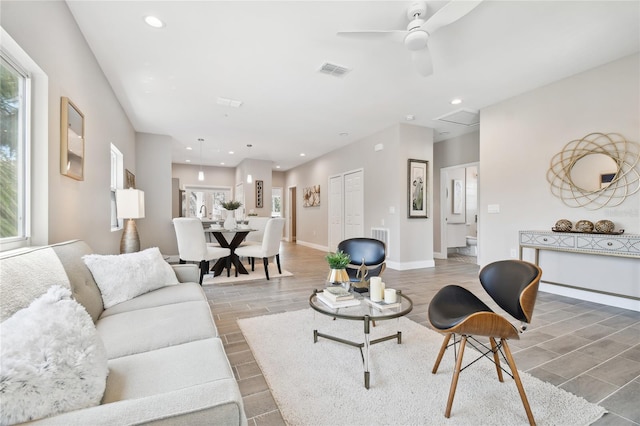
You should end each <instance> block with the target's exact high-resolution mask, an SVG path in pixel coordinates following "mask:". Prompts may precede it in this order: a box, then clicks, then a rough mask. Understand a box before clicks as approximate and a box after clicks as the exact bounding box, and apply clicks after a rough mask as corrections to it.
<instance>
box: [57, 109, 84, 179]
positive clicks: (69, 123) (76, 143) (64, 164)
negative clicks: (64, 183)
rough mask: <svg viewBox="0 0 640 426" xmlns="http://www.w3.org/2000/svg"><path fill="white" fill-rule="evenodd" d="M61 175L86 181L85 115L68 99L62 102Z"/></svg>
mask: <svg viewBox="0 0 640 426" xmlns="http://www.w3.org/2000/svg"><path fill="white" fill-rule="evenodd" d="M60 173H61V174H63V175H65V176H68V177H70V178H72V179H75V180H84V114H82V112H81V111H80V109H78V107H77V106H75V105H74V104H73V102H71V101H70V100H69V98H66V97H62V98H61V101H60Z"/></svg>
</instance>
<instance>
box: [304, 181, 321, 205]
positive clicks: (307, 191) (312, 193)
mask: <svg viewBox="0 0 640 426" xmlns="http://www.w3.org/2000/svg"><path fill="white" fill-rule="evenodd" d="M319 205H320V185H313V186H308V187H306V188H304V191H303V195H302V207H318V206H319Z"/></svg>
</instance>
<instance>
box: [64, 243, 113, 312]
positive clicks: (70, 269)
mask: <svg viewBox="0 0 640 426" xmlns="http://www.w3.org/2000/svg"><path fill="white" fill-rule="evenodd" d="M51 248H53V250H54V251H55V252H56V254H57V255H58V258H59V259H60V261H61V262H62V266H63V267H64V270H65V271H66V273H67V277H69V282H70V283H71V293H73V298H74V299H76V301H77V302H78V303H80V304H81V305H82V306H84V308H85V309H86V310H87V312H89V315H91V319H93V322H96V321H97V320H98V317H100V314H102V311H103V310H104V306H103V304H102V295H101V294H100V289H99V288H98V285H97V284H96V282H95V280H94V279H93V275H91V271H89V268H87V265H85V264H84V262H83V261H82V256H84V255H85V254H91V253H93V250H91V247H89V245H88V244H87V243H85V242H84V241H80V240H75V241H67V242H64V243H60V244H55V245H52V246H51Z"/></svg>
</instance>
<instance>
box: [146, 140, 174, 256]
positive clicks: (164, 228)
mask: <svg viewBox="0 0 640 426" xmlns="http://www.w3.org/2000/svg"><path fill="white" fill-rule="evenodd" d="M172 142H173V140H172V138H171V137H170V136H165V135H154V134H149V133H137V134H136V150H137V153H138V155H137V161H136V168H137V170H138V174H137V175H136V188H138V189H141V190H143V191H144V203H145V206H144V211H145V217H144V219H138V220H136V224H137V227H138V234H139V235H140V249H145V248H149V247H159V248H160V251H161V252H162V253H164V254H174V253H177V252H178V243H177V241H176V234H175V231H174V229H173V223H172V222H171V219H172V213H171V205H172V192H171V189H172V183H171V144H172Z"/></svg>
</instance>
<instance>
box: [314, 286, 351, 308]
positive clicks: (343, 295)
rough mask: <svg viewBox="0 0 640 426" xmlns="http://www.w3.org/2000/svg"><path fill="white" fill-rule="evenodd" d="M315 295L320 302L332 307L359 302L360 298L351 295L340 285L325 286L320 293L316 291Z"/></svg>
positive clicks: (341, 306)
mask: <svg viewBox="0 0 640 426" xmlns="http://www.w3.org/2000/svg"><path fill="white" fill-rule="evenodd" d="M316 297H317V298H318V300H320V301H321V302H322V303H324V304H325V305H327V306H329V307H330V308H334V309H336V308H346V307H347V306H356V305H359V304H360V300H358V299H356V298H355V297H353V294H352V293H349V291H347V290H346V289H344V288H342V287H327V288H325V289H324V290H323V291H322V293H318V294H317V295H316Z"/></svg>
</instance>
